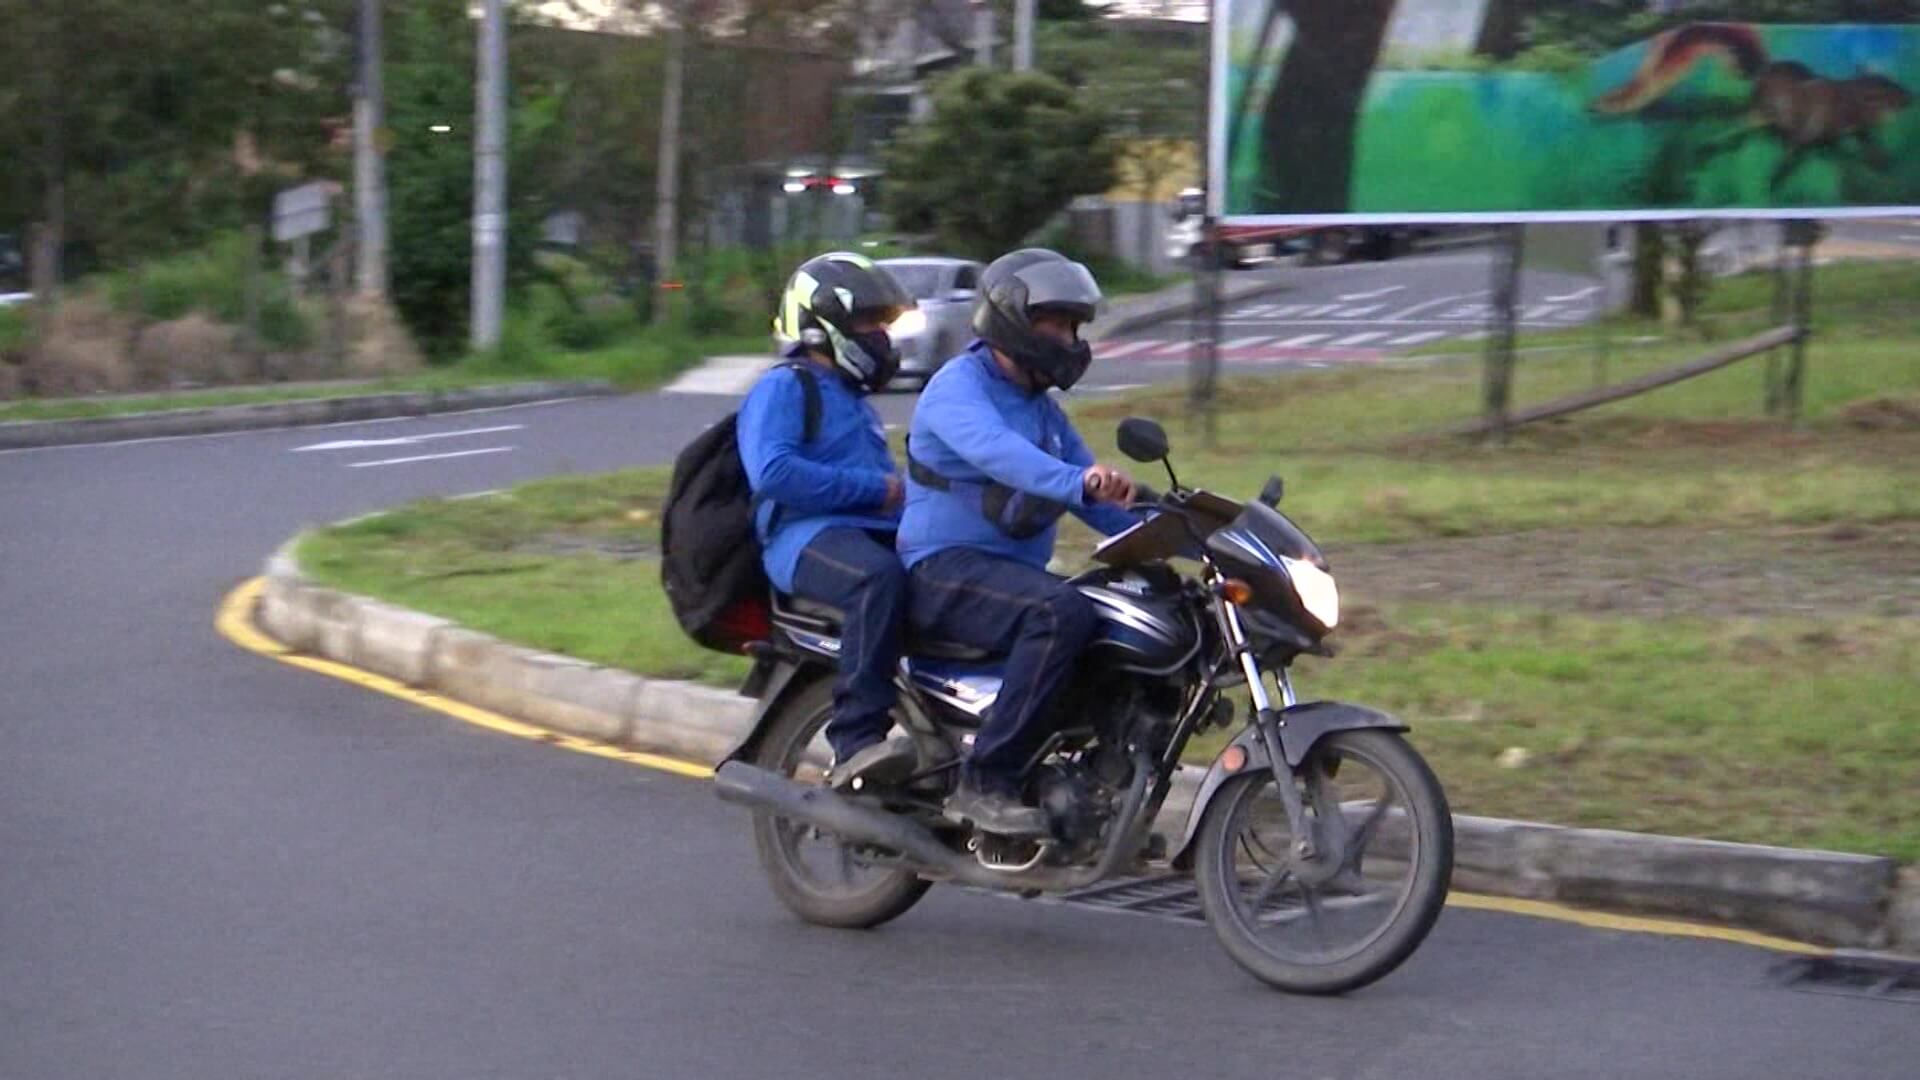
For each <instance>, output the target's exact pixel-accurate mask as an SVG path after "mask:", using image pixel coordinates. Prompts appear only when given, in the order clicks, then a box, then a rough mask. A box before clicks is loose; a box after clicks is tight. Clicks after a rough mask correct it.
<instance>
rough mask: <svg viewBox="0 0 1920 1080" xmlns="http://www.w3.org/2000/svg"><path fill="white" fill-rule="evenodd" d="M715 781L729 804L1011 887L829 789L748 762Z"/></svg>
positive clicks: (919, 829)
mask: <svg viewBox="0 0 1920 1080" xmlns="http://www.w3.org/2000/svg"><path fill="white" fill-rule="evenodd" d="M713 783H714V787H715V788H716V789H717V791H718V794H719V796H720V797H721V798H722V799H724V800H726V801H727V802H730V803H737V804H739V805H741V806H747V807H751V808H753V809H755V810H764V811H766V812H768V813H770V814H776V815H778V816H780V817H783V818H786V819H787V820H788V821H800V822H805V823H807V824H809V825H812V826H814V827H816V828H819V829H821V830H822V831H825V832H829V833H832V834H833V835H835V836H837V837H840V838H841V839H843V840H852V841H856V842H858V843H863V844H872V845H873V846H875V847H881V848H886V849H888V850H890V851H897V852H899V853H900V854H902V855H904V856H906V857H907V858H908V859H909V860H910V861H912V862H915V863H918V864H920V865H921V866H922V867H925V868H926V869H928V870H930V871H933V872H934V873H937V874H940V875H943V876H945V877H949V878H952V879H954V880H956V881H960V882H963V883H965V884H968V885H981V886H985V887H987V888H1004V887H1005V881H1004V877H1003V876H999V875H996V874H995V873H994V872H993V871H991V870H988V869H987V868H986V867H984V866H981V865H980V864H979V862H978V861H976V860H974V859H971V858H968V857H966V856H964V855H961V854H960V853H958V852H956V851H954V850H952V849H951V848H949V847H947V846H946V845H945V844H942V843H941V842H940V841H939V839H938V838H937V837H935V836H934V835H933V833H932V832H931V831H929V830H928V829H927V828H925V827H924V826H922V825H919V824H916V823H914V822H912V821H909V820H907V819H905V818H902V817H899V816H896V815H893V814H889V813H887V812H885V811H883V810H875V809H873V808H871V807H867V806H862V805H860V804H859V803H857V802H854V801H853V800H852V799H849V798H847V797H845V796H843V795H840V794H838V793H836V792H833V791H830V790H828V789H826V788H823V787H814V786H811V785H808V784H796V783H794V782H793V781H792V780H789V779H787V778H786V777H784V776H781V775H779V774H778V773H774V772H770V771H768V770H766V769H762V768H760V767H758V766H756V765H749V764H747V763H746V762H744V761H729V762H727V763H725V764H723V765H721V766H720V768H719V769H718V770H716V771H715V772H714V774H713Z"/></svg>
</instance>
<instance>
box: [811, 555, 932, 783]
mask: <svg viewBox="0 0 1920 1080" xmlns="http://www.w3.org/2000/svg"><path fill="white" fill-rule="evenodd" d="M793 591H794V592H796V593H798V594H799V595H801V596H804V597H806V598H807V599H809V600H814V601H818V602H819V603H822V604H832V605H833V606H834V607H837V608H839V609H840V610H841V611H843V612H845V613H846V623H845V626H844V627H843V629H842V630H841V636H840V677H839V678H838V679H837V680H836V681H835V682H834V684H833V719H832V720H830V721H828V722H827V742H828V743H829V744H830V745H832V747H833V753H834V757H835V759H836V760H839V761H845V760H847V759H848V758H850V757H852V756H853V755H855V754H857V753H859V752H860V751H861V750H864V749H866V748H867V747H868V746H871V745H872V744H874V743H876V742H879V741H880V740H882V739H884V738H886V736H887V732H888V731H889V730H890V729H891V728H892V727H893V719H892V717H891V716H890V715H889V713H890V712H891V710H892V709H893V701H894V689H893V675H894V671H895V669H897V668H898V667H899V666H900V636H901V629H902V626H903V625H904V620H905V617H906V613H907V572H906V570H905V569H904V568H903V567H901V565H900V557H899V556H898V555H896V554H894V551H893V536H892V535H891V534H889V533H869V532H866V531H865V530H862V529H827V530H825V531H824V532H822V533H821V534H820V535H818V536H816V537H814V538H813V540H812V541H811V542H810V543H808V544H807V546H806V547H804V548H801V549H800V561H799V563H798V565H797V566H796V567H795V568H794V572H793Z"/></svg>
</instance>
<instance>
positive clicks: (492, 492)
mask: <svg viewBox="0 0 1920 1080" xmlns="http://www.w3.org/2000/svg"><path fill="white" fill-rule="evenodd" d="M506 493H507V489H505V488H488V489H487V490H485V491H469V492H467V493H466V494H465V495H449V496H447V501H448V502H459V501H460V500H462V499H491V498H493V497H495V496H497V495H505V494H506Z"/></svg>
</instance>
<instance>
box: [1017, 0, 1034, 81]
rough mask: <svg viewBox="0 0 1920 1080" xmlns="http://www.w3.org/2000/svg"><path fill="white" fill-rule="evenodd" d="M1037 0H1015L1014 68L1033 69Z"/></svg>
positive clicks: (1018, 69) (1020, 69)
mask: <svg viewBox="0 0 1920 1080" xmlns="http://www.w3.org/2000/svg"><path fill="white" fill-rule="evenodd" d="M1035 6H1036V4H1035V0H1014V4H1013V70H1015V71H1032V70H1033V15H1034V8H1035Z"/></svg>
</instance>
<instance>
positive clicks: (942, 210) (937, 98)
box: [886, 68, 1114, 258]
mask: <svg viewBox="0 0 1920 1080" xmlns="http://www.w3.org/2000/svg"><path fill="white" fill-rule="evenodd" d="M1108 122H1109V118H1108V117H1107V116H1106V115H1105V114H1104V113H1102V112H1100V111H1099V110H1097V109H1094V108H1092V107H1089V106H1087V105H1083V104H1081V103H1079V102H1077V101H1076V100H1075V99H1074V94H1073V91H1072V90H1071V89H1070V88H1068V87H1067V86H1066V85H1064V84H1062V83H1061V82H1060V81H1059V80H1058V79H1055V78H1053V77H1051V76H1048V75H1043V74H1038V73H1031V72H1029V73H1023V74H1018V75H1008V74H1002V73H999V72H994V71H989V70H986V69H982V68H967V69H964V70H962V71H960V72H959V73H957V74H955V75H952V76H949V77H948V78H947V79H945V80H943V81H942V82H941V83H940V84H939V86H938V88H937V89H936V90H935V92H934V104H933V114H932V115H931V116H930V117H929V118H928V119H927V120H926V122H924V123H922V124H919V125H916V126H914V127H912V128H909V129H907V130H906V131H905V132H904V133H903V134H902V135H901V136H900V137H899V138H898V139H896V140H895V142H894V143H893V145H892V146H891V147H889V148H888V151H887V154H886V170H887V188H886V192H887V194H886V201H887V206H888V209H889V210H890V211H891V212H892V213H893V215H894V218H895V220H896V221H897V222H898V223H900V224H901V225H902V226H903V227H905V228H908V229H916V230H918V229H930V230H932V231H934V232H936V233H937V234H938V235H939V237H940V239H941V241H942V243H944V244H945V245H947V246H948V247H949V248H951V249H952V250H954V251H956V252H961V253H965V254H970V255H975V256H979V257H983V258H990V257H993V256H996V255H999V254H1001V253H1003V252H1005V251H1006V250H1007V249H1009V248H1012V247H1015V246H1017V245H1019V244H1020V243H1021V242H1022V241H1023V240H1025V239H1026V238H1027V237H1028V236H1029V235H1030V234H1032V233H1033V232H1034V231H1035V230H1036V229H1038V228H1040V227H1041V226H1042V225H1045V224H1046V223H1047V221H1048V219H1050V218H1052V217H1053V216H1054V215H1055V214H1057V213H1059V212H1060V211H1061V210H1063V209H1065V208H1066V206H1067V204H1068V203H1069V202H1071V201H1072V200H1073V198H1074V197H1075V196H1078V195H1090V194H1094V193H1097V192H1102V191H1105V190H1107V189H1108V188H1109V187H1111V186H1112V184H1113V177H1114V149H1113V146H1112V143H1111V142H1110V141H1109V140H1108V138H1107V137H1106V134H1105V133H1106V130H1107V126H1108Z"/></svg>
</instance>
